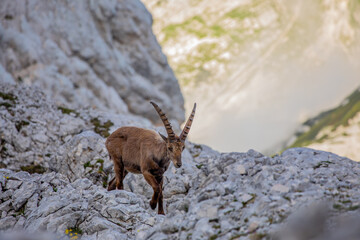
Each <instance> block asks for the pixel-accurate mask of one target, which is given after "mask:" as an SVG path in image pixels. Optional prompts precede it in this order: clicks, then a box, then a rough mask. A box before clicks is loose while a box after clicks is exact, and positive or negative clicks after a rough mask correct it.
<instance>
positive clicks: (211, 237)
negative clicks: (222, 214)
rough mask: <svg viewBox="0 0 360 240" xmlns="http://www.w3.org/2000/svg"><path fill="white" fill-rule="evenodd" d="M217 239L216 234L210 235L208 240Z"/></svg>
mask: <svg viewBox="0 0 360 240" xmlns="http://www.w3.org/2000/svg"><path fill="white" fill-rule="evenodd" d="M217 238H218V235H217V234H214V235H211V236H210V238H209V240H215V239H217Z"/></svg>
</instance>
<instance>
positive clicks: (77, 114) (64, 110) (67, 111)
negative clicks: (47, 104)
mask: <svg viewBox="0 0 360 240" xmlns="http://www.w3.org/2000/svg"><path fill="white" fill-rule="evenodd" d="M58 109H59V110H60V111H61V112H62V113H63V114H69V115H70V114H71V113H74V114H75V116H79V113H78V112H76V111H75V110H73V109H70V108H65V107H58Z"/></svg>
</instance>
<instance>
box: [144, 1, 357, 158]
mask: <svg viewBox="0 0 360 240" xmlns="http://www.w3.org/2000/svg"><path fill="white" fill-rule="evenodd" d="M143 2H144V3H145V5H146V6H147V8H148V9H149V10H150V12H151V13H152V14H153V18H154V26H153V29H154V32H155V34H156V36H157V38H158V39H159V42H160V44H161V45H162V48H163V50H164V52H165V54H166V55H167V56H168V58H169V63H170V65H171V66H172V68H173V69H174V71H175V74H176V76H177V77H178V79H179V81H180V84H181V88H182V91H183V94H184V96H185V99H186V100H187V101H186V103H185V106H186V109H188V111H189V109H190V108H191V105H192V102H194V101H196V102H198V103H199V109H198V112H197V114H198V121H199V122H201V126H200V127H199V128H198V129H197V130H194V134H193V135H192V136H193V138H192V140H194V141H199V142H203V143H206V144H209V145H210V146H213V147H215V148H217V149H219V150H221V151H235V150H247V149H249V148H256V149H259V150H261V151H265V150H268V152H274V150H275V149H278V147H279V143H280V142H282V141H284V139H287V138H288V136H289V135H290V134H291V132H293V131H294V130H295V128H296V126H298V124H299V123H301V122H303V121H304V120H305V119H306V118H308V117H309V116H311V115H315V114H316V113H318V112H320V111H322V110H323V109H326V108H330V107H334V106H336V104H337V103H338V102H340V101H341V99H343V98H344V97H345V96H346V95H348V93H349V92H351V91H353V90H354V89H355V88H356V87H357V86H358V78H357V76H358V75H359V72H360V57H359V56H360V28H359V26H360V3H359V1H334V0H319V1H310V0H305V1H283V0H253V1H251V0H243V1H229V0H228V1H227V0H224V1H221V2H219V1H215V0H210V1H201V0H185V1H171V0H168V1H166V0H144V1H143ZM320 92H321V94H320ZM218 126H221V127H218ZM209 129H211V131H209ZM254 133H256V134H254ZM239 136H242V137H241V138H239ZM225 138H226V139H229V141H227V142H226V143H225V142H224V141H222V139H225ZM229 142H230V143H229Z"/></svg>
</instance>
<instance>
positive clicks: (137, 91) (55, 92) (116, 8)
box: [0, 0, 184, 141]
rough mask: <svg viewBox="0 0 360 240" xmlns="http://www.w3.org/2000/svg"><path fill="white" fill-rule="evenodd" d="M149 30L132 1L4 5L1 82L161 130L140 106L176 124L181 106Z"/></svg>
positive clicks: (39, 0)
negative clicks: (159, 109)
mask: <svg viewBox="0 0 360 240" xmlns="http://www.w3.org/2000/svg"><path fill="white" fill-rule="evenodd" d="M151 26H152V17H151V15H150V13H149V12H148V11H147V10H146V8H145V6H144V5H143V4H142V3H141V2H140V1H138V0H125V1H112V0H105V1H101V2H98V1H91V0H86V1H47V0H34V1H29V2H27V3H21V4H19V3H18V2H15V1H12V0H3V1H1V6H0V36H1V37H0V52H1V54H0V79H1V81H3V82H8V83H13V84H14V83H16V82H18V83H25V84H28V85H36V86H39V87H41V88H42V89H43V90H44V91H45V92H46V93H47V94H48V95H51V96H52V97H53V99H54V100H55V101H56V103H57V104H63V105H65V106H68V107H70V108H79V107H80V108H81V107H92V108H96V109H101V110H103V111H111V112H115V113H128V112H131V113H134V114H137V115H141V116H145V117H147V118H148V119H151V120H152V121H154V122H160V121H159V120H158V116H157V114H156V113H154V112H153V109H151V108H149V107H148V105H147V104H146V105H145V104H144V102H148V101H149V100H153V101H156V102H157V103H158V104H160V105H162V106H163V108H164V110H165V111H166V112H167V113H168V115H169V117H170V118H171V119H175V120H177V121H178V122H179V123H181V122H183V121H184V107H183V105H184V99H183V96H182V94H181V92H180V87H179V84H178V82H177V79H176V78H175V76H174V73H173V71H172V70H171V68H170V67H169V65H168V62H167V59H166V56H165V55H164V54H163V53H162V51H161V48H160V45H159V44H158V42H157V40H156V38H155V36H154V34H153V32H152V28H151ZM39 140H40V141H41V140H43V141H45V140H46V139H41V138H39Z"/></svg>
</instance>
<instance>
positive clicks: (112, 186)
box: [107, 177, 116, 191]
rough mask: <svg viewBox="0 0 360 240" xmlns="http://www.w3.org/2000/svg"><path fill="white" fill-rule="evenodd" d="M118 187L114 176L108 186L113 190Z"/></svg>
mask: <svg viewBox="0 0 360 240" xmlns="http://www.w3.org/2000/svg"><path fill="white" fill-rule="evenodd" d="M115 189H116V178H115V177H114V178H113V179H111V181H110V182H109V186H108V188H107V190H108V191H112V190H115Z"/></svg>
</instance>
